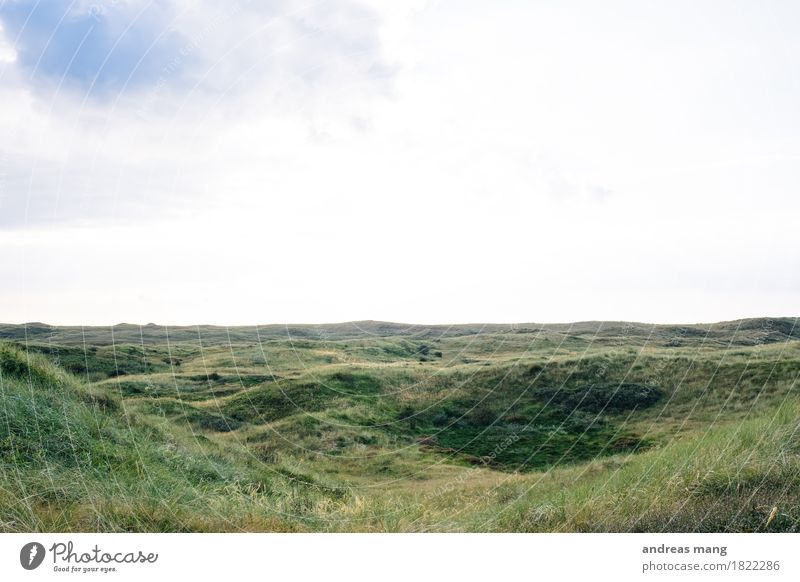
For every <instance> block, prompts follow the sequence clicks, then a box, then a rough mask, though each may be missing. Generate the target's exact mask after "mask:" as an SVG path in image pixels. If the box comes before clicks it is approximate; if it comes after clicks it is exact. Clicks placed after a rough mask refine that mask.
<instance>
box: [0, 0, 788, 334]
mask: <svg viewBox="0 0 800 582" xmlns="http://www.w3.org/2000/svg"><path fill="white" fill-rule="evenodd" d="M798 30H800V6H798V4H797V3H794V2H788V1H787V2H770V1H768V2H759V3H755V2H730V1H719V2H709V1H701V2H697V1H691V2H680V1H671V2H639V1H631V2H602V3H598V2H589V1H587V2H558V3H556V2H516V1H514V2H512V1H509V2H492V3H486V2H463V1H458V2H457V1H455V0H454V1H441V2H425V1H413V2H378V1H376V0H369V1H363V2H359V1H353V2H349V1H342V2H339V1H337V2H302V3H301V2H289V1H277V2H255V1H251V2H247V1H239V2H236V1H225V2H223V1H219V2H215V1H206V2H191V1H189V0H165V1H163V2H158V3H156V2H152V3H151V2H139V1H134V0H129V1H124V0H118V1H116V2H113V1H109V2H83V1H77V0H76V1H68V0H52V1H48V2H39V3H37V2H28V1H14V0H6V1H5V2H0V103H1V104H2V107H0V136H2V139H0V273H2V279H3V285H2V286H0V321H2V322H12V323H18V322H24V321H46V322H49V323H55V324H111V323H118V322H123V321H125V322H134V323H147V322H151V321H152V322H158V323H164V324H193V323H216V324H257V323H272V322H297V323H301V322H331V321H345V320H355V319H382V320H394V321H408V322H418V323H447V322H453V323H456V322H477V321H492V322H513V321H539V322H554V321H576V320H586V319H614V320H638V321H650V322H687V323H689V322H698V321H704V322H710V321H718V320H727V319H736V318H740V317H751V316H762V315H763V316H781V315H787V316H796V315H798V306H800V268H798V267H800V244H799V243H798V235H797V233H798V231H800V196H798V185H800V107H798V103H800V34H798Z"/></svg>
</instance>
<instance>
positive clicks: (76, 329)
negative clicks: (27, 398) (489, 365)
mask: <svg viewBox="0 0 800 582" xmlns="http://www.w3.org/2000/svg"><path fill="white" fill-rule="evenodd" d="M485 334H531V335H539V336H542V335H545V336H548V335H558V336H563V335H565V334H566V335H571V336H596V337H598V338H613V337H640V338H648V337H649V338H652V339H653V340H666V341H673V342H679V341H680V340H681V338H689V337H693V338H698V337H707V338H708V339H709V340H717V341H719V340H729V341H731V342H732V343H733V344H743V345H752V344H753V343H759V342H763V343H773V342H778V341H783V340H786V339H789V338H798V337H800V326H799V325H798V318H797V317H775V318H770V317H759V318H749V319H739V320H734V321H722V322H717V323H695V324H686V325H680V324H651V323H641V322H625V321H580V322H575V323H547V324H542V323H516V324H499V323H468V324H453V325H422V324H407V323H395V322H389V321H373V320H363V321H350V322H344V323H325V324H268V325H247V326H229V327H228V326H221V325H188V326H163V325H159V324H155V323H148V324H146V325H139V324H131V323H120V324H116V325H113V326H86V327H81V326H53V325H49V324H46V323H42V322H30V323H23V324H0V340H2V339H5V340H11V341H18V342H19V341H28V342H47V343H56V344H63V345H69V344H83V343H84V342H86V343H91V344H94V345H110V344H112V343H136V344H140V343H148V344H152V343H163V342H166V341H169V342H192V343H197V342H202V343H203V344H207V345H211V344H220V343H224V344H228V343H258V342H262V341H270V340H279V339H282V340H312V341H313V340H325V341H337V340H346V339H358V338H368V337H397V336H407V337H414V338H436V337H456V336H469V335H485Z"/></svg>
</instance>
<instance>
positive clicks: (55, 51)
mask: <svg viewBox="0 0 800 582" xmlns="http://www.w3.org/2000/svg"><path fill="white" fill-rule="evenodd" d="M97 6H105V8H104V9H102V10H97ZM144 6H145V7H144V9H142V8H136V9H131V8H130V7H129V5H125V9H123V4H122V3H113V2H106V3H98V4H97V5H94V7H93V6H92V5H87V4H86V3H85V2H77V1H74V0H43V1H35V0H32V1H14V0H11V1H8V0H6V1H5V2H2V3H0V21H2V23H3V28H4V31H5V36H6V38H7V39H8V40H9V41H10V42H12V43H14V48H15V49H16V51H17V56H18V60H19V62H20V64H21V65H22V67H23V68H24V69H25V70H26V71H27V72H28V74H29V75H30V77H31V79H32V80H33V81H50V82H53V81H55V82H59V81H63V83H64V84H65V85H72V86H77V87H79V88H80V89H82V90H84V91H91V93H92V94H93V95H97V96H109V95H113V94H116V93H117V92H119V91H122V90H126V91H127V90H135V89H137V88H141V87H143V86H145V87H146V86H152V85H156V84H159V83H163V82H165V81H170V82H176V81H179V80H180V76H181V70H186V68H187V67H188V66H189V65H190V64H191V55H188V56H187V55H181V49H182V48H183V47H184V46H186V45H187V44H188V42H189V41H188V40H187V39H184V38H182V37H181V36H180V35H179V34H178V33H176V32H175V31H173V30H170V28H169V26H170V22H171V19H172V16H173V15H172V14H170V13H169V12H167V11H166V10H164V9H163V8H162V7H159V6H158V3H148V4H146V5H144ZM176 58H177V59H179V60H180V67H177V70H176V67H175V65H174V62H175V59H176ZM166 77H169V78H168V79H166Z"/></svg>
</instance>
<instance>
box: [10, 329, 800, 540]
mask: <svg viewBox="0 0 800 582" xmlns="http://www.w3.org/2000/svg"><path fill="white" fill-rule="evenodd" d="M0 339H2V340H3V341H2V342H0V469H2V473H0V530H2V531H31V530H47V531H53V530H57V531H58V530H66V531H76V530H88V531H94V530H104V531H246V530H258V531H272V530H278V531H285V530H288V531H295V530H297V531H353V530H355V531H663V530H666V531H800V456H798V455H800V430H798V429H800V399H799V398H798V386H797V380H798V373H800V328H798V327H797V326H796V320H794V319H772V320H767V319H758V320H744V321H737V322H727V323H721V324H714V325H706V326H652V325H644V324H627V323H615V322H611V323H608V322H606V323H599V322H590V323H580V324H573V325H534V324H524V325H517V326H500V325H463V326H447V327H444V326H442V327H436V326H434V327H425V326H406V325H400V324H391V323H380V322H358V323H350V324H341V325H323V326H266V327H259V328H256V327H250V328H220V327H209V326H200V327H184V328H165V327H161V326H154V325H149V326H142V327H140V326H132V325H119V326H114V327H113V328H55V327H50V326H47V325H44V324H28V325H26V326H13V325H0ZM773 508H777V509H776V510H775V511H774V512H773ZM771 513H774V516H773V518H772V519H771V520H770V519H769V516H770V514H771Z"/></svg>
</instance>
